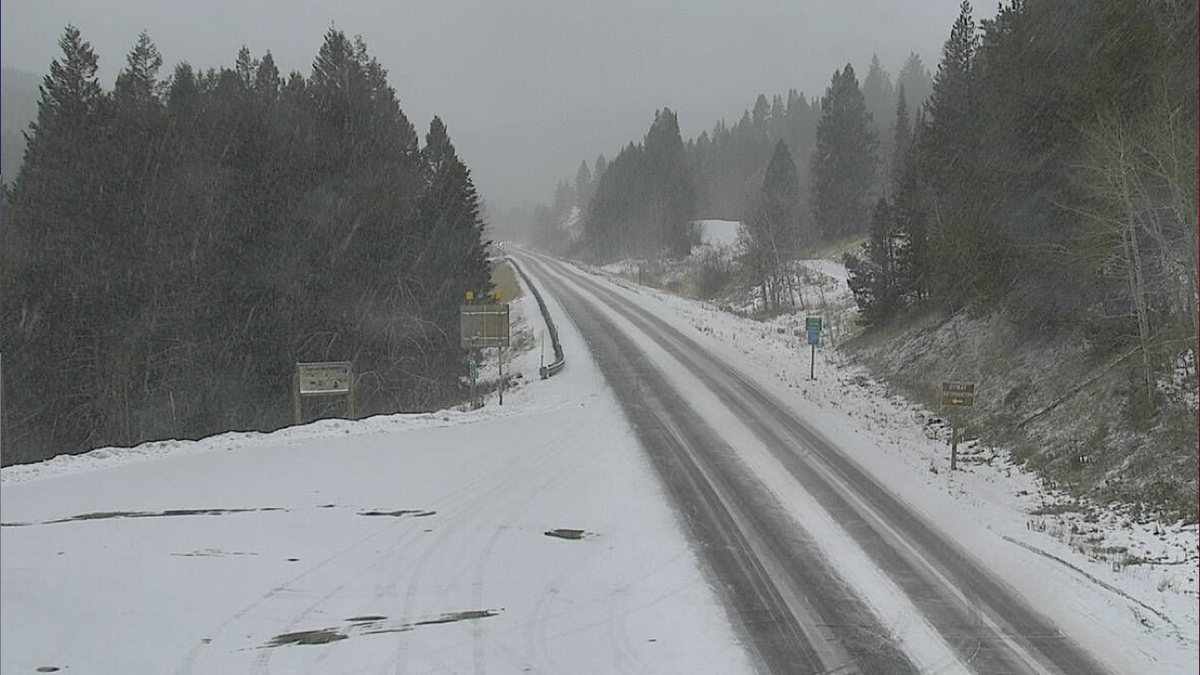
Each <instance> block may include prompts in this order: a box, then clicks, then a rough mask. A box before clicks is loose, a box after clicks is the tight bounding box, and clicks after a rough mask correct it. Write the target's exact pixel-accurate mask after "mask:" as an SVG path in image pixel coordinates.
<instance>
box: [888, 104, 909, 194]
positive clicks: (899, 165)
mask: <svg viewBox="0 0 1200 675" xmlns="http://www.w3.org/2000/svg"><path fill="white" fill-rule="evenodd" d="M895 119H896V123H895V125H894V126H893V127H892V161H891V174H892V175H891V180H892V182H893V183H896V182H898V181H899V178H900V175H901V174H902V173H903V171H904V166H905V164H906V162H907V161H908V149H909V147H910V146H911V145H912V134H913V132H912V126H911V125H910V124H909V121H908V98H907V97H906V96H905V94H904V85H900V87H899V88H898V89H897V90H896V118H895Z"/></svg>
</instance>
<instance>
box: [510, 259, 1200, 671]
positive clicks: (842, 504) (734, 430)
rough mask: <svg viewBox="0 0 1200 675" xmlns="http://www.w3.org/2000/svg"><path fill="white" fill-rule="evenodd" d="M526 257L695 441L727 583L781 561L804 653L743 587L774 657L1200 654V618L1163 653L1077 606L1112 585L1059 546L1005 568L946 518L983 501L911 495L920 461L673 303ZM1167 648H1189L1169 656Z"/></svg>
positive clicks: (678, 442)
mask: <svg viewBox="0 0 1200 675" xmlns="http://www.w3.org/2000/svg"><path fill="white" fill-rule="evenodd" d="M524 260H526V261H528V263H529V264H528V268H529V270H530V272H531V274H532V275H533V276H534V278H535V281H536V282H537V283H539V284H540V285H542V286H544V287H545V288H546V289H548V291H549V293H550V294H551V295H555V296H557V297H558V298H559V299H560V301H562V302H563V304H564V307H565V309H566V310H567V314H568V316H570V317H571V319H572V320H573V321H574V322H575V323H576V325H577V326H578V327H579V328H580V329H581V331H583V332H584V333H585V334H586V335H588V336H589V346H590V347H591V348H592V350H593V353H594V354H595V355H596V357H597V359H598V360H599V362H600V365H601V369H602V370H603V371H604V373H605V375H606V376H607V377H608V378H609V380H610V383H611V384H612V386H613V387H614V388H615V389H616V390H617V392H618V395H619V396H620V397H621V402H622V405H623V406H624V408H625V412H626V414H627V415H628V416H629V417H630V418H631V419H633V420H634V422H635V428H637V429H638V431H639V435H640V437H641V438H642V442H643V445H644V446H646V447H647V450H648V451H649V452H650V453H651V455H652V456H656V455H663V456H667V457H673V456H674V455H675V454H677V453H678V452H680V451H682V452H684V453H686V454H687V455H688V456H689V458H690V459H691V461H692V462H693V463H694V464H695V465H697V466H699V467H700V469H699V473H700V474H703V476H704V477H705V478H706V479H707V481H708V483H709V485H710V486H711V492H712V493H713V496H712V497H709V498H704V497H702V496H701V494H702V493H703V490H694V494H693V495H687V494H684V492H683V491H682V490H679V489H673V491H672V492H673V496H674V497H675V498H676V500H677V502H679V503H680V507H681V509H682V510H683V512H684V513H685V514H688V516H689V521H690V522H691V525H692V526H691V529H692V532H693V536H694V537H696V538H697V539H698V540H699V541H700V542H701V550H702V551H704V552H705V553H708V554H709V555H708V556H707V557H706V560H707V562H708V564H709V566H710V568H711V569H713V570H714V571H715V574H716V576H717V577H718V578H719V579H721V580H722V581H723V583H722V584H721V586H722V587H724V588H727V589H729V588H734V589H736V588H737V583H738V581H737V576H738V575H739V574H740V575H742V576H744V577H752V576H754V575H755V574H759V573H760V572H761V571H764V570H765V571H766V572H767V574H768V575H769V577H770V578H769V580H767V581H766V582H763V581H762V580H759V584H760V585H766V586H771V587H773V588H774V589H775V591H776V593H777V595H778V597H780V598H782V599H783V600H784V603H785V605H786V609H787V610H788V612H789V613H790V614H791V616H790V617H784V620H790V621H792V622H794V624H795V626H797V627H798V628H799V632H800V638H799V645H798V646H793V648H794V649H795V650H796V651H798V652H799V656H795V655H793V656H789V655H788V653H787V651H786V650H781V649H779V646H778V641H779V639H780V634H781V633H782V632H783V631H781V630H780V627H779V625H777V624H776V623H772V622H774V621H778V620H780V617H778V616H772V622H763V621H761V615H760V614H758V613H755V612H754V611H747V608H745V607H742V606H739V604H738V603H739V601H741V602H743V603H745V602H746V596H745V594H741V595H739V594H737V593H736V592H732V593H727V595H726V600H727V603H728V604H729V605H730V606H731V607H732V608H734V609H735V616H736V617H737V618H738V619H739V621H738V623H739V624H740V628H741V629H742V630H744V631H746V632H747V633H748V634H749V635H750V636H751V638H752V640H751V644H752V645H754V647H755V648H756V649H755V653H756V655H757V656H758V657H760V658H761V659H762V660H763V661H765V662H766V663H768V664H769V665H770V666H771V669H772V670H773V671H776V672H819V671H821V669H822V668H824V669H828V670H830V671H837V672H887V673H895V672H912V671H917V672H939V673H941V672H977V673H994V672H1005V673H1081V674H1082V673H1104V672H1131V673H1132V672H1187V670H1188V668H1189V667H1190V665H1191V664H1190V663H1189V662H1191V663H1192V664H1194V647H1195V643H1194V640H1191V641H1190V644H1189V640H1188V638H1187V637H1186V635H1184V636H1182V638H1181V640H1182V641H1179V640H1176V641H1175V642H1174V643H1172V641H1171V639H1168V640H1164V641H1163V643H1162V644H1160V645H1158V646H1157V647H1155V648H1154V649H1153V651H1151V652H1150V653H1147V652H1146V651H1144V649H1145V647H1146V645H1147V640H1144V639H1142V636H1139V635H1134V634H1129V635H1128V636H1127V638H1123V637H1122V633H1123V632H1124V631H1125V630H1127V629H1128V627H1129V626H1130V622H1129V621H1128V619H1129V617H1128V616H1119V615H1118V614H1117V613H1113V614H1111V615H1106V614H1104V613H1101V614H1099V615H1091V616H1071V613H1072V610H1073V609H1075V608H1082V609H1086V610H1095V609H1098V608H1101V607H1106V606H1107V604H1108V601H1107V599H1104V598H1101V599H1100V601H1099V602H1097V601H1096V599H1095V598H1093V597H1092V596H1093V595H1102V594H1103V593H1104V592H1103V591H1099V590H1098V589H1097V588H1092V589H1085V590H1087V591H1088V594H1087V595H1085V596H1083V597H1076V596H1075V595H1074V593H1075V592H1076V591H1077V590H1079V587H1078V586H1077V585H1076V584H1074V583H1070V584H1067V585H1062V586H1059V587H1058V588H1057V592H1055V591H1056V589H1055V587H1054V584H1055V583H1058V582H1056V581H1055V580H1056V579H1058V578H1060V577H1061V576H1062V571H1061V570H1054V569H1050V568H1049V567H1048V566H1047V565H1046V564H1045V562H1037V561H1035V562H1033V563H1032V564H1028V568H1027V570H1026V573H1027V575H1028V576H1031V577H1036V578H1034V579H1031V580H1023V579H1020V578H1016V579H1014V578H1013V575H1012V574H1011V572H1012V570H1011V568H1006V566H1005V565H1001V566H1000V567H1001V569H1002V572H1004V573H998V572H997V571H996V570H995V569H992V567H991V566H990V565H989V563H991V562H993V560H991V558H992V554H991V551H990V550H989V549H988V544H989V542H988V541H987V540H988V539H990V540H992V541H991V542H990V545H991V546H996V547H997V551H996V553H997V555H996V556H995V557H996V558H997V559H1001V560H1005V562H1007V558H1008V557H1009V554H1010V552H1009V551H1007V550H1001V549H1007V548H1009V546H1008V545H1007V544H1004V543H1002V542H1001V538H1000V537H999V536H997V535H995V534H993V533H988V536H986V537H984V536H981V537H972V538H971V539H970V540H969V541H968V542H967V543H970V544H971V546H966V545H964V543H963V542H960V541H959V540H958V539H957V538H956V537H953V536H951V535H949V534H947V531H946V529H945V528H943V527H942V525H944V524H946V523H952V522H953V521H954V520H955V519H956V517H957V518H958V519H959V520H961V519H962V516H963V515H966V516H967V517H968V518H969V514H955V515H949V516H948V517H943V518H932V519H931V518H930V517H929V514H928V513H922V512H921V509H917V508H915V507H913V506H912V505H910V503H908V502H907V501H906V500H905V499H903V498H901V497H898V496H897V495H896V494H895V493H894V491H893V490H892V489H889V487H890V486H889V485H888V484H889V483H895V482H897V481H900V482H903V481H904V480H905V476H903V475H896V476H893V477H890V480H888V479H885V480H880V477H879V476H878V475H877V471H878V469H879V467H875V468H873V469H872V470H868V469H866V468H864V467H863V466H862V465H861V464H860V463H859V462H857V461H854V460H853V459H851V457H850V456H849V455H848V453H845V452H843V451H842V449H841V448H840V447H839V443H838V442H835V441H833V440H831V437H830V436H828V435H826V434H825V433H823V429H822V428H821V427H826V428H827V427H829V426H830V425H829V424H828V423H829V422H830V420H822V424H818V425H814V424H812V423H811V420H809V419H807V418H806V417H805V416H804V415H803V414H798V413H797V411H796V410H795V409H794V407H793V406H789V405H788V404H786V403H784V402H783V400H782V399H781V398H780V397H779V396H777V395H776V392H775V391H773V389H772V387H770V386H769V385H768V383H767V382H768V380H769V379H770V378H769V377H768V378H764V377H762V374H760V373H758V372H753V369H747V368H746V367H745V366H746V364H745V363H743V362H742V361H740V360H739V359H737V358H732V359H731V358H729V354H728V353H724V352H721V351H720V350H715V349H712V348H711V347H710V346H709V345H710V343H711V341H706V340H707V339H706V338H705V337H703V336H701V335H700V334H698V333H696V331H695V330H694V329H692V328H691V327H690V326H686V327H683V326H681V325H680V324H681V323H683V324H685V325H686V322H680V321H677V320H676V319H678V317H669V315H671V314H673V312H672V311H671V310H670V308H669V306H668V305H667V303H663V302H659V301H658V300H657V299H653V298H647V297H645V296H644V295H642V294H639V293H636V292H631V291H629V290H627V289H624V288H621V287H620V286H618V285H616V284H612V283H610V282H609V281H607V280H605V279H602V278H599V277H597V276H595V275H592V274H588V273H585V272H583V271H581V270H579V269H578V268H575V267H574V266H570V265H566V264H564V263H562V262H560V261H554V260H551V259H548V258H545V257H541V256H531V255H528V254H526V256H525V258H524ZM839 440H841V439H839ZM859 444H861V443H859ZM858 459H859V460H860V461H861V455H860V456H859V457H858ZM672 461H675V460H672ZM675 464H676V466H672V464H671V461H667V460H661V459H659V460H656V466H658V467H659V470H660V473H661V474H662V475H663V477H664V480H665V481H666V482H667V483H668V484H671V482H672V481H671V478H672V473H675V474H678V473H681V472H682V470H681V469H680V468H679V466H680V465H682V464H683V463H682V462H678V461H675ZM883 466H886V462H885V463H884V464H883ZM713 514H716V515H713ZM705 516H707V517H709V518H711V519H713V520H714V521H719V520H720V519H721V518H723V517H728V518H729V519H730V520H732V521H733V522H735V523H737V525H738V527H739V529H740V535H741V536H742V537H743V538H744V539H745V540H746V545H745V548H744V550H743V552H742V553H743V556H744V557H745V558H747V559H751V561H752V563H753V564H742V565H740V566H738V565H723V564H722V555H723V556H726V557H727V555H728V554H727V553H725V549H726V547H722V546H720V545H719V542H717V544H718V545H713V544H712V543H710V542H708V541H706V538H705V537H706V534H705V531H704V528H703V527H697V526H696V524H695V521H696V520H700V519H702V518H703V517H705ZM935 520H936V521H937V524H936V525H935V524H934V522H933V521H935ZM956 534H957V533H956ZM981 542H982V543H983V544H984V546H982V547H981V546H979V544H980V543H981ZM713 551H721V552H722V555H712V552H713ZM1006 574H1007V576H1006ZM1014 582H1015V585H1016V586H1018V587H1016V588H1014ZM1046 590H1049V591H1050V592H1049V593H1046V592H1045V591H1046ZM751 609H753V608H751ZM1064 609H1065V610H1066V611H1065V612H1064ZM1135 609H1136V608H1135ZM1126 612H1128V610H1126ZM1134 613H1136V611H1135V612H1134ZM1064 616H1065V617H1066V618H1067V621H1066V622H1065V623H1060V620H1059V617H1064ZM1110 633H1111V635H1112V636H1114V637H1115V639H1113V638H1110V637H1105V636H1106V635H1109V634H1110ZM1172 644H1174V645H1175V647H1172ZM1162 647H1165V648H1166V651H1162V649H1161V648H1162ZM1176 647H1182V649H1181V650H1180V651H1175V649H1176ZM1189 651H1190V652H1192V653H1191V654H1189ZM1155 652H1157V653H1155ZM1166 655H1170V656H1168V658H1170V659H1172V660H1170V661H1168V662H1162V661H1159V660H1158V659H1159V658H1161V657H1163V656H1166ZM806 658H807V659H815V660H816V664H815V666H816V667H814V664H813V662H812V661H811V660H810V661H805V660H804V659H806ZM1175 659H1178V660H1175Z"/></svg>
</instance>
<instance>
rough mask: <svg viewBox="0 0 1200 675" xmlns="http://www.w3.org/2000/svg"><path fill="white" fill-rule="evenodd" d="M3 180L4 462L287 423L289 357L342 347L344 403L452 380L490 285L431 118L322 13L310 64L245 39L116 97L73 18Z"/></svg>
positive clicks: (470, 205)
mask: <svg viewBox="0 0 1200 675" xmlns="http://www.w3.org/2000/svg"><path fill="white" fill-rule="evenodd" d="M60 45H61V47H62V55H61V56H60V57H59V58H58V59H56V60H55V61H54V62H53V63H52V64H51V65H50V72H49V74H48V75H47V76H46V77H45V80H44V83H43V85H42V90H41V100H40V103H39V108H38V115H37V120H36V121H35V122H34V123H33V124H32V125H31V127H30V130H29V131H28V133H27V136H28V149H27V151H26V156H25V161H24V164H23V166H22V168H21V171H20V173H19V175H18V176H17V177H16V179H15V180H14V181H13V182H12V183H11V185H10V186H9V187H8V188H6V189H5V191H4V193H3V200H4V201H3V219H4V224H3V241H2V242H0V251H2V255H3V259H2V262H0V273H2V280H0V284H2V288H3V316H2V338H3V358H4V363H3V367H4V371H3V372H4V420H3V461H4V463H5V464H11V463H14V462H24V461H32V460H37V459H43V458H45V457H48V456H51V455H54V454H58V453H64V452H79V451H82V450H86V449H89V448H94V447H98V446H105V445H129V444H134V443H137V442H140V441H144V440H149V439H160V438H199V437H202V436H205V435H208V434H212V433H217V432H221V431H226V430H231V429H257V430H269V429H275V428H279V427H281V426H284V425H285V424H288V423H289V421H290V416H291V398H290V391H291V386H292V374H293V370H294V364H295V363H296V362H297V361H324V360H352V361H353V362H354V364H355V368H356V370H357V372H358V373H359V381H358V395H357V405H358V410H359V413H360V414H373V413H382V412H392V411H399V410H419V409H431V408H436V407H438V406H440V405H443V404H445V403H446V402H448V401H451V400H454V399H455V398H456V397H457V396H459V395H460V393H461V392H460V384H459V382H460V379H459V378H460V376H461V375H462V374H463V372H464V361H463V354H462V352H461V350H460V349H459V346H458V322H457V305H458V304H459V301H460V299H461V298H462V297H463V294H464V293H465V292H466V291H468V290H471V291H475V292H477V293H484V292H487V291H489V290H490V287H491V281H490V273H489V268H488V263H487V259H486V242H485V241H484V239H483V227H484V224H483V221H482V219H481V216H480V201H479V198H478V196H477V194H476V191H475V188H474V185H473V184H472V181H471V177H470V173H469V171H468V170H467V168H466V167H465V166H464V165H463V163H462V162H461V161H460V160H459V158H458V157H457V155H456V152H455V149H454V146H453V145H452V144H451V142H450V139H449V136H448V135H447V132H446V128H445V126H444V125H443V124H442V123H441V121H440V120H438V119H436V118H435V119H434V120H433V122H432V124H431V125H430V128H429V132H428V134H427V135H426V137H425V143H424V146H421V145H420V144H419V143H418V137H417V133H416V131H415V129H414V128H413V125H412V124H411V123H410V122H409V120H408V119H407V118H406V117H405V115H404V113H403V112H402V111H401V110H400V106H399V103H398V101H397V97H396V93H395V91H394V90H393V89H392V87H391V86H389V85H388V82H387V73H386V71H385V70H384V69H383V68H382V67H381V66H380V65H379V63H378V62H377V61H376V60H375V59H374V58H372V57H371V56H370V55H369V54H368V53H367V48H366V45H365V44H364V43H363V42H362V41H361V39H350V38H348V37H347V36H346V35H345V34H344V33H342V32H341V31H338V30H334V29H331V30H329V31H328V32H327V33H326V35H325V40H324V44H322V46H321V48H320V51H319V52H318V54H317V56H316V58H315V60H314V62H313V67H312V73H311V74H310V75H309V76H308V77H307V78H306V77H304V76H302V75H301V74H299V73H295V72H293V73H291V74H290V75H288V76H286V77H285V76H283V75H281V74H280V72H279V71H278V69H277V68H276V66H275V63H274V61H273V59H272V58H271V55H270V54H269V53H267V54H266V55H264V56H262V57H261V58H253V57H252V56H251V54H250V52H249V51H248V50H246V49H243V50H241V52H239V54H238V55H237V59H236V62H235V64H234V65H233V66H232V67H231V68H221V69H219V70H208V71H205V72H197V71H196V70H194V69H193V68H192V67H191V66H189V65H188V64H186V63H185V64H180V65H178V66H176V67H175V69H174V71H173V73H171V75H170V76H169V77H165V78H161V77H160V76H159V70H160V68H161V65H162V57H161V56H160V54H159V52H158V50H157V48H156V47H155V45H154V44H153V43H152V42H151V40H150V39H149V38H148V37H147V36H146V35H144V34H143V35H142V36H141V37H140V38H139V40H138V42H137V44H136V45H135V46H134V47H133V49H132V50H131V51H130V53H129V55H128V59H127V64H126V66H125V67H124V69H122V71H121V72H120V74H119V76H118V78H117V82H116V86H115V88H114V89H113V91H111V92H107V91H104V90H103V89H102V88H101V86H100V84H99V82H98V80H97V77H96V70H97V56H96V54H95V53H94V52H93V50H92V49H91V47H90V45H89V44H88V43H87V42H85V41H84V40H83V38H82V37H81V35H80V33H79V31H78V30H77V29H75V28H73V27H68V28H67V29H66V30H65V32H64V34H63V37H62V39H61V41H60Z"/></svg>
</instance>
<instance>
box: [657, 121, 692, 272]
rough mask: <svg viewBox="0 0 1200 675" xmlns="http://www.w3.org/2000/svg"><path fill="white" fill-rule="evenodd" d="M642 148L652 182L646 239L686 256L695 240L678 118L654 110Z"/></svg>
mask: <svg viewBox="0 0 1200 675" xmlns="http://www.w3.org/2000/svg"><path fill="white" fill-rule="evenodd" d="M645 148H646V162H647V165H648V168H649V170H650V172H651V174H650V176H649V178H650V181H651V185H652V192H651V195H652V196H651V202H650V214H649V215H650V222H651V224H652V227H653V229H654V231H653V232H652V233H651V234H650V241H651V242H653V244H652V245H653V246H654V248H655V249H662V250H666V251H668V252H669V253H670V254H672V255H676V256H686V255H687V254H688V253H689V252H691V249H692V246H694V245H696V244H697V243H698V242H699V235H698V233H697V232H696V231H695V227H694V226H693V225H692V218H693V217H694V216H695V208H696V190H695V183H694V181H693V179H692V174H691V170H690V168H689V167H688V162H687V156H686V155H685V154H684V148H683V138H682V137H681V136H680V133H679V118H678V117H677V116H676V115H675V113H674V112H672V111H671V110H670V109H668V108H663V109H662V110H660V111H657V112H655V114H654V123H653V124H651V125H650V130H649V131H648V132H647V133H646V141H645ZM653 252H655V253H657V251H653Z"/></svg>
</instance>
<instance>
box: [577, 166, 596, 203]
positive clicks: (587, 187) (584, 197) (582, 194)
mask: <svg viewBox="0 0 1200 675" xmlns="http://www.w3.org/2000/svg"><path fill="white" fill-rule="evenodd" d="M591 198H592V172H591V170H590V169H588V165H587V160H584V161H582V162H580V163H579V170H578V171H576V172H575V203H576V206H578V207H579V208H580V209H584V208H587V203H588V201H590V200H591Z"/></svg>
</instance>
